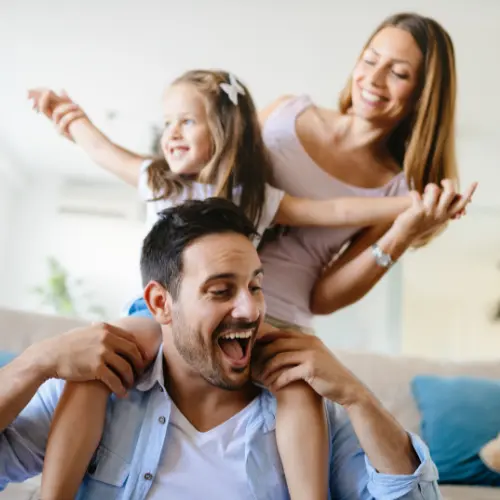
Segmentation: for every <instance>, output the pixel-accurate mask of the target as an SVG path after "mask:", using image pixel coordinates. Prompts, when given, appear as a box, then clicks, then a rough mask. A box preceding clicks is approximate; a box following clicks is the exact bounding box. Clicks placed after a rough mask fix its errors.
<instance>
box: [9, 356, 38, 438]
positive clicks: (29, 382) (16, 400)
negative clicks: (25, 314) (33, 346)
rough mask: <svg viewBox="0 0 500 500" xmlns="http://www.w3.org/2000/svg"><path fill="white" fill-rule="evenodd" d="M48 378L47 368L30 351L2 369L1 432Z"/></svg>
mask: <svg viewBox="0 0 500 500" xmlns="http://www.w3.org/2000/svg"><path fill="white" fill-rule="evenodd" d="M47 378H48V376H47V370H46V367H44V366H43V364H41V363H39V362H38V360H37V357H36V356H34V355H33V352H32V351H31V350H30V349H27V350H26V351H24V352H23V354H21V355H20V356H18V357H17V358H16V359H14V360H13V361H12V362H11V363H9V364H8V365H6V366H4V367H3V368H2V369H0V431H3V430H4V429H5V428H6V427H7V426H8V425H9V424H10V423H12V422H13V420H14V419H15V418H16V417H17V416H18V415H19V413H21V411H22V410H23V409H24V408H25V406H26V405H27V404H28V403H29V402H30V400H31V398H32V397H33V396H34V395H35V393H36V391H37V390H38V388H39V387H40V386H41V385H42V384H43V383H44V382H45V380H47Z"/></svg>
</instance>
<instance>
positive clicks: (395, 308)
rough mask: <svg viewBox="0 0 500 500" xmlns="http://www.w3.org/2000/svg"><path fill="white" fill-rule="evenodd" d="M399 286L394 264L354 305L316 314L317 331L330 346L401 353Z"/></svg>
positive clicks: (399, 269)
mask: <svg viewBox="0 0 500 500" xmlns="http://www.w3.org/2000/svg"><path fill="white" fill-rule="evenodd" d="M402 286H403V283H402V267H401V265H400V264H396V265H395V266H394V267H393V268H392V269H391V271H390V272H389V273H388V274H387V275H386V276H385V277H384V278H383V279H382V280H381V281H380V282H379V283H378V284H377V286H376V287H374V288H373V289H372V290H371V291H370V292H369V293H368V294H367V295H366V296H365V297H364V298H363V299H362V300H360V301H359V302H357V303H356V304H353V305H352V306H349V307H347V308H345V309H342V310H340V311H337V312H336V313H335V314H332V315H329V316H318V317H316V318H315V322H314V328H315V330H316V333H317V334H318V335H319V336H320V337H321V339H322V340H323V341H324V342H325V343H326V344H327V345H328V347H330V348H331V349H336V348H341V349H345V348H349V349H357V350H370V351H378V352H386V353H398V352H400V350H401V327H402V324H401V306H402V295H401V289H402Z"/></svg>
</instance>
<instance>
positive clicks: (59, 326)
mask: <svg viewBox="0 0 500 500" xmlns="http://www.w3.org/2000/svg"><path fill="white" fill-rule="evenodd" d="M85 324H86V322H85V321H83V320H76V319H71V318H63V317H60V316H50V315H45V314H37V313H31V312H25V311H16V310H11V309H2V308H0V351H9V352H12V353H20V352H22V351H23V350H24V349H26V348H27V347H28V346H29V345H31V344H33V343H34V342H38V341H39V340H43V339H46V338H48V337H52V336H54V335H59V334H61V333H64V332H67V331H69V330H72V329H73V328H77V327H79V326H83V325H85Z"/></svg>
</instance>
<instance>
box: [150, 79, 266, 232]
mask: <svg viewBox="0 0 500 500" xmlns="http://www.w3.org/2000/svg"><path fill="white" fill-rule="evenodd" d="M229 81H230V75H229V73H227V72H226V71H210V70H194V71H188V72H187V73H184V74H183V75H182V76H180V77H179V78H177V79H176V80H175V81H174V82H173V83H172V85H180V84H182V85H184V84H187V85H193V86H194V87H195V88H196V89H197V90H198V92H200V94H201V95H202V96H203V97H204V99H205V105H206V111H207V117H208V121H209V127H210V132H211V135H212V147H213V155H212V158H211V159H210V161H209V162H208V164H207V165H206V166H205V167H203V169H202V170H201V171H200V173H199V175H198V180H199V181H200V182H204V183H208V184H214V185H215V186H216V193H215V196H218V197H222V198H226V199H229V200H233V194H234V191H233V190H234V188H235V187H238V189H239V190H240V191H239V193H240V195H239V205H240V207H241V208H242V209H243V210H244V212H245V213H246V214H247V216H248V217H249V218H250V219H251V220H252V221H253V222H254V223H258V221H259V219H260V216H261V213H262V207H263V205H264V201H265V185H266V181H267V180H268V177H269V175H270V172H271V161H270V158H269V156H268V153H267V150H266V148H265V146H264V142H263V139H262V135H261V130H260V125H259V120H258V117H257V111H256V109H255V105H254V102H253V99H252V97H251V95H250V92H249V91H248V89H247V88H246V87H245V86H244V85H243V84H242V83H241V82H238V83H239V84H240V86H241V87H242V88H243V90H244V94H243V95H242V94H241V93H240V94H238V103H237V104H236V105H235V104H234V103H233V102H232V101H231V100H230V98H229V96H228V95H227V93H226V92H225V91H223V90H222V89H221V87H220V84H221V83H229ZM148 174H149V186H150V188H151V190H152V191H153V193H154V196H155V200H157V199H164V198H169V197H171V196H176V195H178V194H180V192H181V191H182V190H183V189H185V188H186V187H188V186H189V183H187V182H186V181H185V180H183V178H182V177H181V176H178V175H175V174H174V173H173V172H172V171H171V170H170V168H169V166H168V163H167V162H166V160H165V159H158V160H155V161H154V162H153V163H152V164H151V166H150V167H149V169H148Z"/></svg>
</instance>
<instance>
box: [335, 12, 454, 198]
mask: <svg viewBox="0 0 500 500" xmlns="http://www.w3.org/2000/svg"><path fill="white" fill-rule="evenodd" d="M386 27H394V28H399V29H402V30H405V31H407V32H408V33H410V34H411V35H412V36H413V39H414V40H415V42H416V43H417V45H418V47H419V48H420V50H421V52H422V54H423V65H422V69H421V78H420V84H419V88H418V89H417V95H416V96H415V97H416V99H415V103H416V104H415V109H414V110H413V112H412V113H410V115H409V116H408V117H406V118H405V119H404V120H403V121H402V122H401V123H400V124H399V125H398V126H397V128H396V129H395V130H394V131H393V133H392V134H391V136H390V138H389V142H388V146H389V151H390V153H391V155H392V156H393V157H394V159H395V160H396V162H397V163H398V164H399V165H401V168H403V169H404V172H405V175H406V180H407V182H408V185H409V186H412V187H413V186H414V189H416V190H417V191H418V192H420V193H422V192H423V190H424V188H425V186H426V185H427V184H429V183H436V184H438V185H439V184H440V182H441V181H442V180H443V179H445V178H447V179H452V180H454V181H456V183H457V188H458V168H457V162H456V153H455V101H456V93H457V88H456V87H457V84H456V70H455V52H454V49H453V43H452V41H451V38H450V36H449V35H448V33H447V32H446V30H445V29H444V28H443V27H442V26H441V25H440V24H439V23H437V22H436V21H434V20H433V19H431V18H429V17H423V16H420V15H418V14H412V13H401V14H396V15H393V16H390V17H389V18H387V19H386V20H385V21H383V22H382V24H380V26H379V27H378V28H377V29H376V30H375V32H374V33H373V34H372V36H371V37H370V38H369V40H368V42H367V43H366V45H365V47H364V49H363V51H364V50H366V48H367V47H368V46H369V44H370V42H371V41H372V39H373V37H374V36H375V35H376V34H377V33H378V32H380V31H381V30H382V29H384V28H386ZM351 88H352V77H351V78H350V79H349V81H348V83H347V85H346V86H345V87H344V89H343V91H342V92H341V95H340V100H339V109H340V111H341V113H347V111H348V110H349V109H350V108H351V106H352V94H351Z"/></svg>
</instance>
